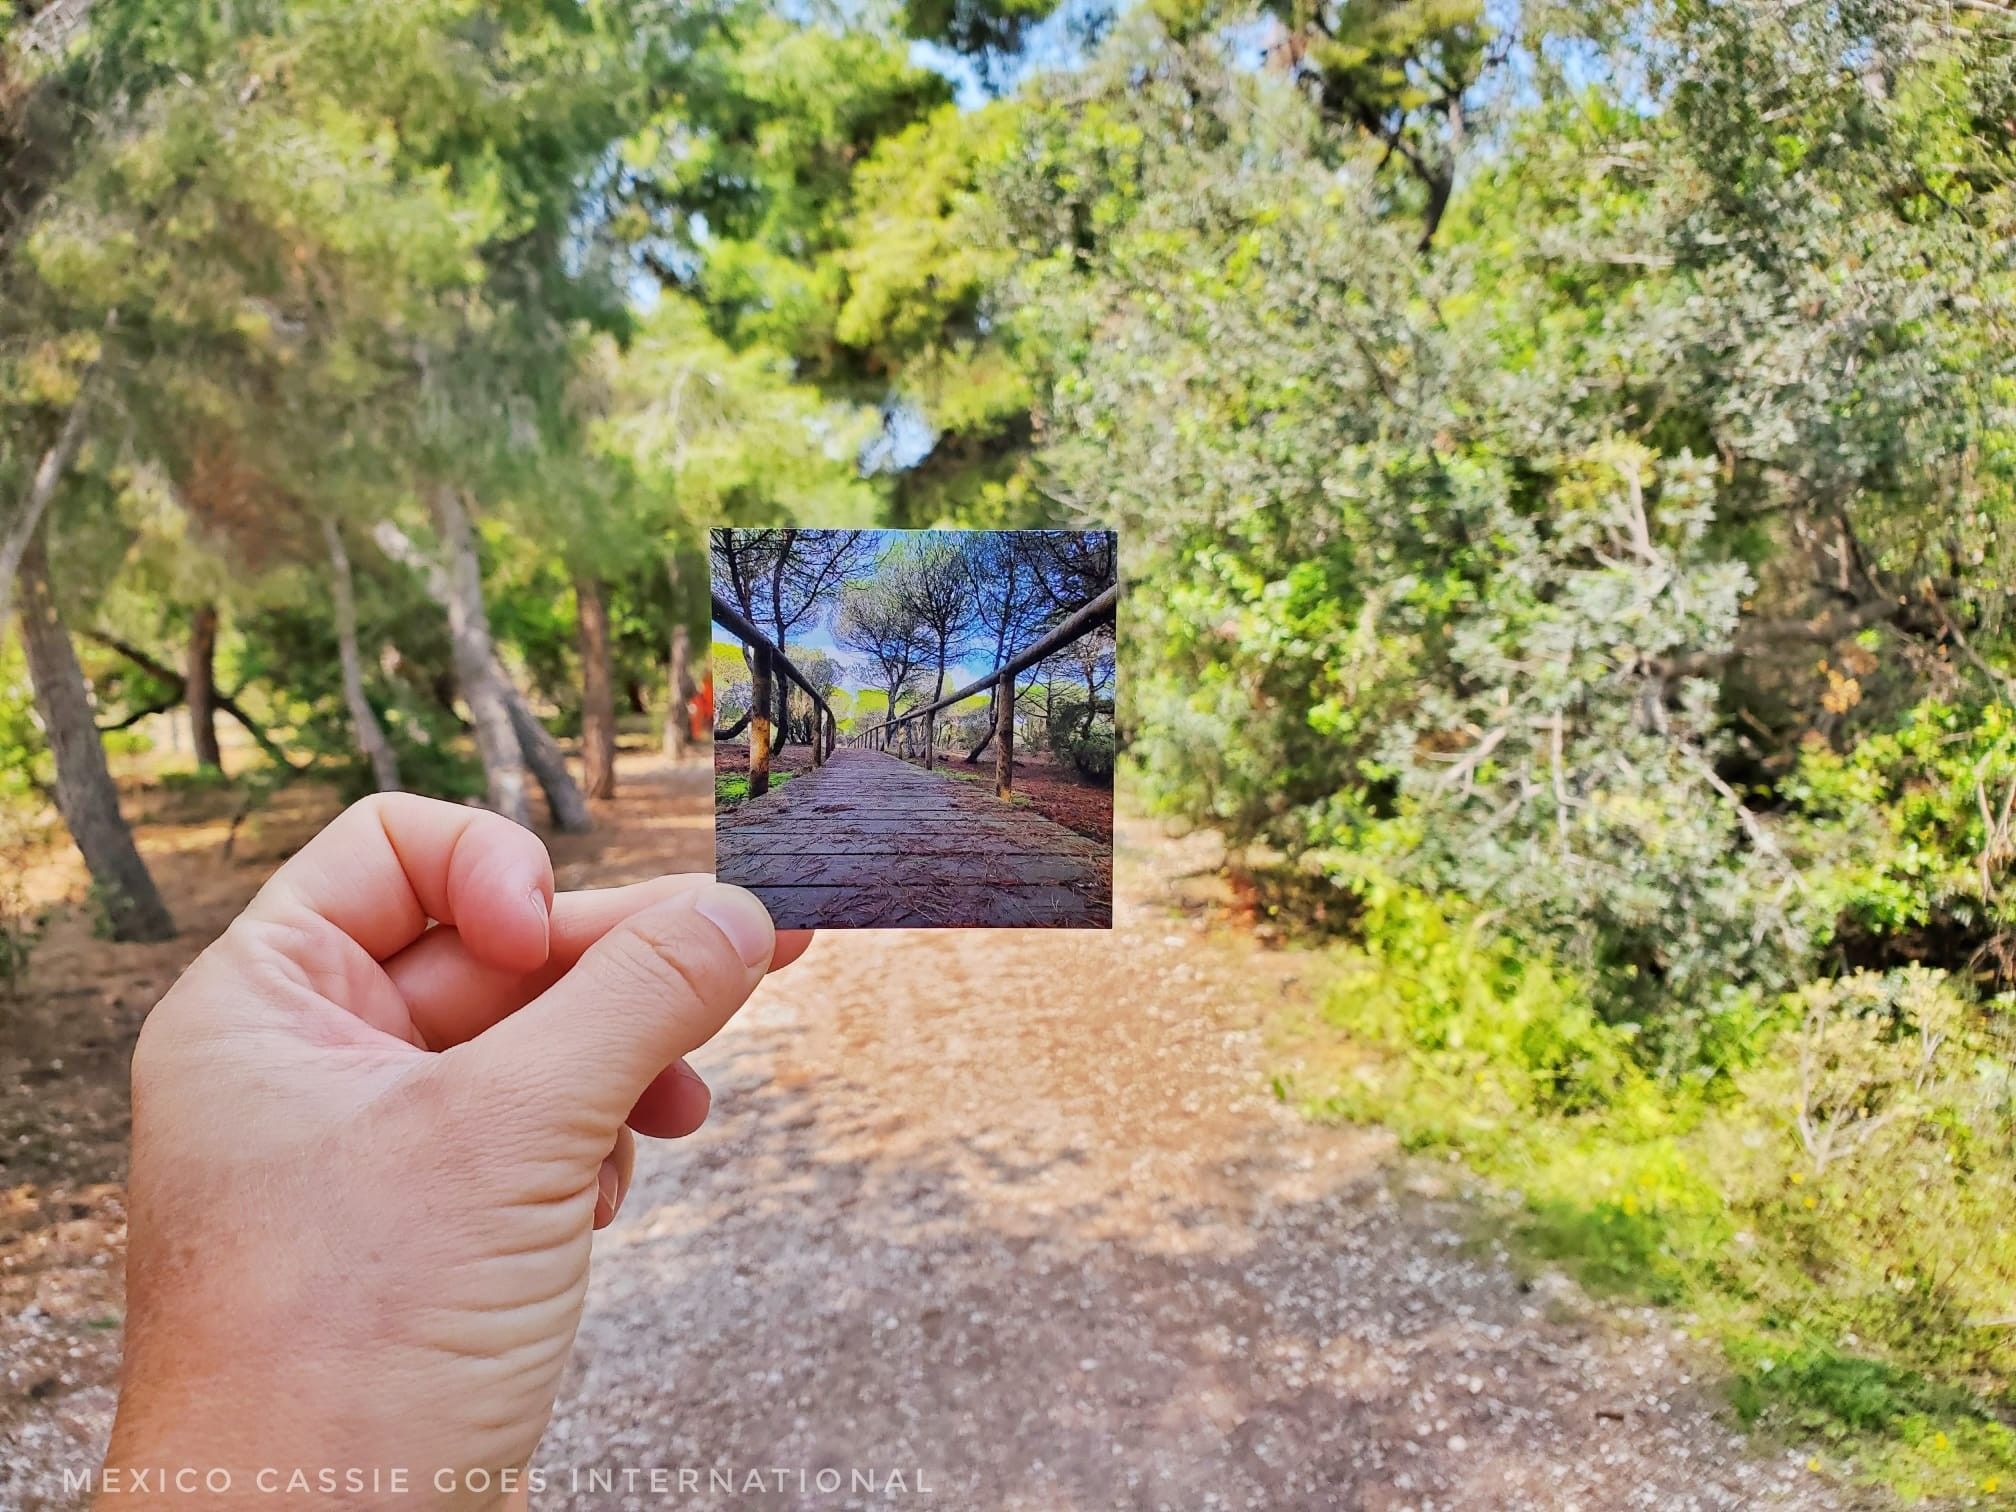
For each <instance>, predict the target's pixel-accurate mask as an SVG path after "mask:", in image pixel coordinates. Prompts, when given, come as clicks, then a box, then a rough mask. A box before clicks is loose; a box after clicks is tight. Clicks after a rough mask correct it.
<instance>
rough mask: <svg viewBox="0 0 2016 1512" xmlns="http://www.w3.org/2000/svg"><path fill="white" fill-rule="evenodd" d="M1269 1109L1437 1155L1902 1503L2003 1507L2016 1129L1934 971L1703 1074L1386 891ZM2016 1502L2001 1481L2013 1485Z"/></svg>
mask: <svg viewBox="0 0 2016 1512" xmlns="http://www.w3.org/2000/svg"><path fill="white" fill-rule="evenodd" d="M1356 890H1357V892H1358V893H1359V898H1358V901H1359V904H1360V906H1361V910H1362V912H1361V913H1360V916H1359V919H1358V924H1357V936H1358V939H1357V943H1355V944H1354V945H1353V946H1352V947H1350V948H1348V949H1346V950H1343V951H1342V952H1341V954H1340V955H1339V958H1338V960H1339V966H1338V972H1337V975H1336V977H1335V980H1334V983H1333V985H1332V987H1331V988H1330V990H1329V992H1328V994H1327V996H1326V998H1325V1000H1324V1002H1323V1005H1322V1008H1321V1010H1320V1015H1319V1021H1318V1022H1315V1023H1309V1024H1304V1025H1301V1026H1300V1032H1298V1033H1297V1034H1296V1035H1295V1040H1296V1043H1297V1056H1296V1061H1297V1063H1296V1068H1295V1069H1294V1070H1293V1071H1292V1072H1285V1073H1284V1074H1283V1075H1282V1076H1281V1077H1280V1078H1279V1079H1277V1083H1276V1086H1277V1090H1278V1091H1279V1092H1280V1094H1281V1095H1282V1096H1283V1097H1284V1098H1287V1099H1289V1100H1291V1101H1293V1102H1295V1103H1297V1104H1299V1105H1300V1106H1301V1107H1302V1108H1304V1109H1305V1110H1306V1111H1307V1112H1309V1113H1310V1114H1312V1115H1314V1116H1317V1117H1322V1118H1333V1119H1348V1120H1353V1121H1364V1122H1378V1123H1381V1124H1384V1125H1386V1126H1387V1127H1389V1128H1391V1129H1393V1130H1394V1131H1395V1132H1396V1133H1397V1134H1398V1135H1399V1137H1400V1138H1401V1140H1402V1141H1403V1142H1404V1143H1405V1144H1406V1145H1408V1146H1409V1147H1411V1148H1413V1149H1417V1150H1430V1151H1436V1152H1439V1153H1445V1154H1446V1153H1450V1152H1453V1153H1455V1154H1457V1155H1459V1156H1460V1157H1462V1159H1463V1160H1464V1161H1465V1162H1466V1163H1467V1164H1468V1165H1469V1166H1470V1167H1471V1168H1472V1169H1474V1170H1475V1171H1477V1172H1478V1173H1480V1174H1481V1175H1483V1176H1484V1177H1486V1178H1487V1179H1488V1180H1490V1181H1491V1182H1493V1183H1494V1184H1496V1185H1498V1186H1499V1187H1501V1188H1503V1189H1505V1190H1506V1191H1507V1193H1508V1194H1509V1195H1510V1197H1511V1199H1512V1202H1513V1205H1514V1209H1515V1211H1516V1214H1517V1216H1516V1218H1515V1219H1514V1220H1513V1228H1514V1230H1515V1233H1514V1240H1515V1245H1516V1248H1517V1249H1518V1250H1519V1251H1520V1252H1521V1253H1522V1254H1523V1256H1524V1257H1525V1259H1526V1261H1527V1262H1528V1263H1531V1264H1536V1265H1537V1264H1554V1265H1558V1266H1560V1267H1562V1268H1564V1269H1566V1270H1568V1271H1569V1272H1571V1273H1572V1274H1574V1275H1575V1276H1576V1277H1577V1278H1578V1279H1579V1280H1580V1281H1581V1282H1582V1283H1583V1284H1584V1285H1586V1286H1588V1287H1589V1288H1590V1289H1591V1290H1592V1291H1594V1292H1596V1293H1598V1294H1604V1295H1610V1296H1615V1297H1619V1298H1628V1299H1631V1300H1635V1301H1649V1302H1655V1303H1661V1304H1666V1305H1668V1306H1671V1307H1674V1308H1677V1309H1682V1310H1684V1311H1685V1312H1686V1313H1687V1314H1690V1315H1691V1324H1692V1327H1693V1330H1694V1331H1695V1332H1696V1333H1697V1335H1698V1336H1700V1337H1702V1338H1705V1339H1707V1340H1710V1341H1712V1342H1713V1343H1714V1344H1716V1345H1718V1346H1719V1347H1720V1349H1721V1351H1722V1353H1723V1354H1724V1356H1725V1357H1726V1359H1727V1361H1728V1364H1729V1368H1730V1372H1731V1405H1732V1407H1733V1410H1734V1411H1735V1412H1736V1413H1737V1414H1738V1415H1739V1416H1740V1417H1741V1419H1742V1420H1743V1421H1744V1422H1746V1423H1747V1424H1750V1425H1752V1426H1754V1427H1756V1428H1758V1429H1759V1430H1760V1431H1763V1432H1766V1433H1768V1434H1771V1435H1774V1436H1778V1437H1783V1438H1787V1439H1792V1440H1796V1441H1799V1442H1801V1443H1805V1444H1809V1445H1811V1446H1812V1453H1813V1463H1814V1464H1815V1467H1816V1468H1825V1469H1827V1470H1829V1471H1832V1472H1836V1473H1840V1474H1843V1475H1846V1476H1848V1477H1850V1478H1853V1479H1860V1480H1866V1481H1870V1482H1874V1483H1879V1484H1882V1485H1884V1486H1886V1487H1888V1488H1890V1489H1891V1490H1893V1491H1895V1492H1897V1493H1898V1494H1900V1495H1901V1496H1903V1497H1904V1498H1905V1499H1907V1500H1911V1499H1916V1498H1920V1497H1928V1496H1942V1497H1956V1498H1959V1499H1961V1500H1962V1501H1963V1502H1966V1503H1971V1504H1978V1505H1993V1504H2002V1499H2003V1497H2004V1496H2005V1495H2006V1494H2007V1492H2008V1491H2016V1430H2012V1427H2011V1423H2012V1421H2016V1389H2012V1376H2016V1348H2012V1344H2016V1245H2012V1242H2011V1231H2010V1214H2011V1213H2012V1212H2016V1135H2012V1121H2011V1118H2010V1113H2011V1074H2010V1067H2009V1062H2008V1058H2007V1056H2006V1054H2003V1053H2001V1052H2002V1050H2003V1047H2002V1046H2001V1045H1999V1044H1998V1043H1997V1042H1996V1039H1995V1032H1994V1031H1995V1026H1996V1024H1997V1023H1998V1022H2000V1015H1999V1007H1998V1008H1991V1009H1989V1010H1987V1011H1984V1010H1983V1009H1982V1008H1981V1007H1980V1006H1979V1005H1977V1004H1976V1003H1974V1002H1972V1001H1970V1000H1968V999H1967V998H1966V996H1965V995H1964V994H1963V993H1962V992H1960V991H1959V990H1958V989H1957V988H1956V986H1955V984H1954V983H1953V982H1952V981H1951V980H1949V979H1948V978H1947V977H1946V976H1945V974H1943V973H1941V972H1937V971H1932V970H1928V969H1925V968H1923V967H1916V966H1913V967H1908V968H1905V969H1902V970H1897V971H1891V972H1886V973H1876V972H1858V973H1853V974H1851V975H1848V976H1845V977H1843V978H1840V979H1838V980H1834V981H1823V982H1819V983H1815V984H1812V985H1809V986H1807V987H1805V988H1804V989H1802V990H1800V991H1799V992H1796V993H1793V994H1790V995H1788V996H1787V997H1786V998H1785V999H1784V1000H1783V1002H1782V1003H1780V1004H1779V1005H1778V1006H1777V1008H1776V1010H1775V1011H1773V1012H1768V1013H1764V1014H1761V1015H1758V1016H1757V1017H1756V1018H1755V1019H1754V1020H1753V1021H1752V1022H1751V1023H1749V1024H1748V1025H1747V1026H1746V1028H1745V1030H1744V1032H1742V1033H1740V1034H1735V1033H1732V1034H1731V1035H1730V1036H1729V1037H1728V1044H1727V1046H1726V1048H1725V1053H1724V1055H1723V1057H1722V1063H1721V1064H1720V1065H1718V1066H1717V1067H1715V1068H1713V1074H1709V1073H1707V1072H1702V1073H1700V1074H1695V1075H1691V1076H1682V1077H1672V1076H1668V1075H1663V1074H1660V1073H1658V1072H1655V1071H1654V1070H1651V1069H1647V1067H1646V1065H1645V1064H1644V1063H1643V1061H1642V1060H1641V1059H1640V1057H1639V1056H1638V1055H1636V1054H1634V1041H1635V1038H1636V1030H1635V1028H1634V1026H1632V1025H1630V1024H1622V1023H1611V1022H1606V1021H1605V1019H1604V1018H1603V1017H1602V1015H1600V1014H1599V1013H1598V1012H1597V1011H1596V1010H1595V1008H1594V1007H1593V1006H1592V1003H1591V1000H1590V994H1589V992H1588V991H1587V989H1586V988H1585V986H1584V985H1583V984H1582V983H1580V982H1579V981H1577V980H1576V979H1575V978H1574V977H1573V976H1572V975H1571V974H1569V973H1567V972H1566V971H1564V970H1562V969H1560V968H1558V967H1557V966H1555V965H1553V964H1551V963H1549V962H1548V961H1546V960H1545V959H1535V958H1534V957H1533V956H1532V955H1531V954H1530V952H1521V951H1515V950H1514V949H1513V948H1512V947H1511V946H1510V945H1508V944H1507V943H1505V942H1503V941H1502V940H1496V939H1494V938H1492V937H1491V936H1490V935H1489V934H1488V932H1487V928H1486V922H1487V921H1483V920H1480V919H1478V918H1475V917H1466V916H1464V915H1462V914H1460V913H1458V912H1456V911H1455V910H1454V909H1453V908H1452V907H1451V905H1449V904H1447V903H1438V902H1435V901H1431V900H1430V899H1428V898H1426V897H1425V896H1423V895H1422V894H1419V893H1417V892H1414V891H1411V890H1408V889H1404V888H1399V887H1394V886H1390V885H1384V884H1381V883H1378V882H1377V881H1376V880H1375V881H1372V882H1361V884H1360V885H1359V886H1358V887H1357V889H1356ZM2005 1488H2007V1491H2005Z"/></svg>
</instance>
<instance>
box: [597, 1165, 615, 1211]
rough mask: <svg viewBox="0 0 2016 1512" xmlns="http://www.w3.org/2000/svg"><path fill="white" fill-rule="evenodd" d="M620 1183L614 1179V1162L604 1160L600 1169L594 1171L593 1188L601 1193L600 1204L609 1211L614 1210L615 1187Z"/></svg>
mask: <svg viewBox="0 0 2016 1512" xmlns="http://www.w3.org/2000/svg"><path fill="white" fill-rule="evenodd" d="M619 1185H621V1183H620V1182H618V1181H617V1179H616V1162H615V1161H613V1160H605V1161H603V1162H602V1169H601V1170H599V1171H597V1172H596V1173H595V1190H596V1191H598V1192H600V1193H601V1194H602V1206H604V1207H605V1208H607V1209H608V1210H609V1211H610V1212H611V1213H614V1212H615V1211H616V1189H617V1187H618V1186H619Z"/></svg>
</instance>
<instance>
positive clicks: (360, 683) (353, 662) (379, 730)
mask: <svg viewBox="0 0 2016 1512" xmlns="http://www.w3.org/2000/svg"><path fill="white" fill-rule="evenodd" d="M322 539H323V541H324V543H325V544H326V545H327V546H328V548H329V591H330V595H331V597H333V598H334V599H335V601H336V659H337V662H338V664H339V665H340V666H341V668H342V672H343V703H344V705H345V707H347V708H348V709H349V711H350V727H351V729H352V730H353V731H355V732H356V736H357V749H358V750H360V751H362V752H363V753H364V754H365V756H366V757H367V758H369V760H370V762H371V780H372V781H373V782H374V783H375V784H376V785H377V788H378V791H379V792H381V793H393V792H397V791H398V790H399V757H398V755H397V754H396V753H395V752H394V751H393V749H392V742H391V740H390V739H389V738H387V736H386V734H385V727H384V726H383V725H381V724H379V722H378V715H377V713H376V711H374V710H373V709H372V707H371V701H370V699H368V698H366V697H365V696H364V658H363V657H362V656H361V655H360V654H359V653H358V649H357V591H356V588H355V586H354V585H353V583H352V580H351V576H350V553H349V552H348V551H346V550H344V547H343V532H342V530H341V529H340V528H339V527H338V526H337V524H336V522H335V521H334V520H324V521H323V522H322Z"/></svg>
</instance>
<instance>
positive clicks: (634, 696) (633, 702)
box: [623, 677, 651, 714]
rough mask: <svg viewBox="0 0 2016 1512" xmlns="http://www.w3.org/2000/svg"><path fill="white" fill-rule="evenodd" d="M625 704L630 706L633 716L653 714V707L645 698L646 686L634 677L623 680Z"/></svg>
mask: <svg viewBox="0 0 2016 1512" xmlns="http://www.w3.org/2000/svg"><path fill="white" fill-rule="evenodd" d="M623 702H624V703H625V704H627V705H628V706H629V708H630V712H631V713H632V714H648V713H650V712H651V705H650V704H649V703H647V702H646V701H645V698H644V684H643V683H641V682H639V681H638V680H637V679H636V678H634V677H625V678H624V679H623Z"/></svg>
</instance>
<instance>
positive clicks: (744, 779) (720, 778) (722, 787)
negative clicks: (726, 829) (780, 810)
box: [714, 772, 793, 814]
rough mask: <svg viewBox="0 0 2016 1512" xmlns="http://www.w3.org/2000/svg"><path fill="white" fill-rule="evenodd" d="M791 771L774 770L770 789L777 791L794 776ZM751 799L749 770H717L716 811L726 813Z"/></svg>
mask: <svg viewBox="0 0 2016 1512" xmlns="http://www.w3.org/2000/svg"><path fill="white" fill-rule="evenodd" d="M792 775H793V774H792V773H790V772H772V773H771V774H770V791H771V792H773V793H774V792H776V791H777V789H779V788H780V787H782V786H784V784H785V783H787V782H789V781H790V780H791V778H792ZM748 801H749V774H748V773H747V772H716V773H715V774H714V812H715V813H717V814H725V813H727V812H728V811H729V810H730V809H736V808H740V807H741V806H742V805H743V804H745V803H747V802H748Z"/></svg>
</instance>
